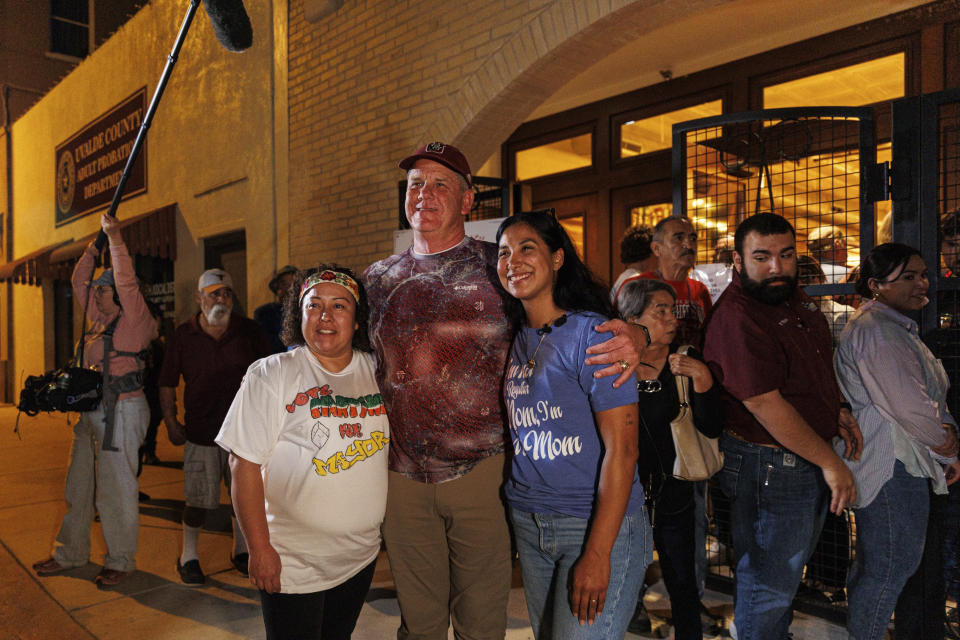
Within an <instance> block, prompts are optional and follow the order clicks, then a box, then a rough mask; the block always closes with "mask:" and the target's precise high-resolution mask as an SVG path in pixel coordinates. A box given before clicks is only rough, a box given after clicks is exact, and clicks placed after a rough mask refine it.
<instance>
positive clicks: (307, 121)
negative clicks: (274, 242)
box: [289, 0, 729, 268]
mask: <svg viewBox="0 0 960 640" xmlns="http://www.w3.org/2000/svg"><path fill="white" fill-rule="evenodd" d="M726 1H729V0H639V1H635V2H628V1H626V0H496V1H495V0H458V1H456V2H455V1H453V0H418V1H412V0H346V2H345V3H344V6H343V7H341V8H340V9H339V10H338V11H337V12H336V13H334V14H332V15H330V16H327V17H326V18H324V19H322V20H320V21H317V22H315V23H310V22H307V21H306V19H305V18H304V14H303V3H302V2H300V1H297V0H293V1H291V2H290V16H289V36H290V38H289V127H290V256H291V259H292V261H293V262H294V263H295V264H297V265H300V266H309V265H311V264H317V263H318V262H320V261H332V262H339V263H341V264H345V265H347V266H350V267H354V268H364V267H366V266H367V265H368V264H370V263H371V262H373V261H374V260H378V259H380V258H383V257H385V256H387V255H389V254H390V253H392V247H393V233H392V232H393V230H394V229H396V228H397V187H396V184H397V181H398V180H400V179H402V178H403V173H402V172H401V171H400V170H399V169H397V168H396V163H397V161H398V160H400V159H401V158H403V157H404V156H405V155H408V154H409V153H410V152H411V151H412V150H413V149H414V148H416V147H417V146H419V145H420V144H422V143H424V142H429V141H433V140H440V141H443V142H448V143H451V144H454V145H456V146H458V147H459V148H460V149H461V150H463V151H464V153H465V154H466V156H467V158H468V159H469V160H470V162H471V165H472V166H473V167H474V168H475V169H476V168H477V167H479V166H480V165H481V164H482V163H483V162H484V161H485V160H486V159H487V158H488V157H490V155H491V154H493V153H494V152H495V151H496V150H497V149H498V148H499V146H500V144H501V143H502V142H503V141H504V140H505V139H506V138H507V137H508V136H509V135H510V134H511V133H512V132H513V130H514V129H515V128H516V127H517V126H518V125H519V124H521V123H522V122H523V121H524V119H525V117H526V116H527V115H528V114H529V113H530V112H531V111H532V110H533V109H534V108H535V107H537V106H538V105H539V104H540V103H541V102H543V100H545V99H546V98H547V97H549V96H550V95H551V94H552V93H553V92H554V91H556V90H557V89H559V88H560V87H561V86H563V84H565V83H566V82H567V81H568V80H570V79H572V78H573V77H575V76H576V75H577V74H579V73H580V72H582V71H584V70H585V69H587V68H589V66H590V65H591V64H593V63H594V62H596V61H598V60H601V59H602V58H604V57H606V56H607V55H609V54H610V53H612V52H613V51H616V50H617V49H619V48H620V47H621V46H623V45H624V44H626V43H627V42H629V41H631V40H633V39H634V38H639V37H642V36H643V34H645V33H647V32H649V31H650V30H652V29H655V28H657V27H660V26H663V25H664V24H667V23H670V22H673V21H675V20H678V19H680V18H682V17H684V16H687V15H690V14H692V13H696V12H699V11H703V10H704V9H706V8H709V7H712V6H715V5H717V4H721V3H723V2H726Z"/></svg>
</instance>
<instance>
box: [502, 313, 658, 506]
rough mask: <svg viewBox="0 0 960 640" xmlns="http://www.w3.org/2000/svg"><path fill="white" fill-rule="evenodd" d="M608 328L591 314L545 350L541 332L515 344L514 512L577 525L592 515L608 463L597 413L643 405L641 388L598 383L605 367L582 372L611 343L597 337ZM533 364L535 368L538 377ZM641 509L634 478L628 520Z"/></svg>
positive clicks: (574, 316) (511, 395)
mask: <svg viewBox="0 0 960 640" xmlns="http://www.w3.org/2000/svg"><path fill="white" fill-rule="evenodd" d="M605 320H606V318H604V317H603V316H601V315H599V314H596V313H592V312H583V311H578V312H571V313H568V314H567V316H566V322H564V323H562V324H561V326H559V327H558V326H556V325H554V326H553V328H552V330H551V331H550V332H549V333H548V334H546V335H545V336H544V338H543V342H542V343H541V342H540V335H538V334H537V329H535V328H533V329H531V328H524V329H522V330H521V331H520V332H519V333H517V336H516V338H514V341H513V346H512V347H511V349H510V357H509V360H508V362H507V375H506V377H505V379H504V402H505V404H506V407H507V413H508V415H509V421H510V438H511V440H512V442H513V450H514V457H513V463H512V469H511V473H510V479H509V480H508V481H507V483H506V487H505V493H506V497H507V502H508V503H509V504H510V506H512V507H514V508H516V509H519V510H521V511H527V512H531V513H541V512H550V513H559V514H563V515H569V516H575V517H578V518H589V517H590V515H591V513H592V511H593V505H594V501H595V499H596V488H597V484H598V482H599V475H600V466H601V463H602V457H603V446H602V442H601V440H600V433H599V431H598V430H597V425H596V421H595V420H594V413H596V412H599V411H605V410H607V409H613V408H615V407H621V406H624V405H629V404H636V403H637V388H636V385H634V384H631V383H629V382H628V383H627V384H624V385H623V386H621V387H620V388H619V389H614V388H613V380H615V378H612V377H606V378H594V377H593V374H594V372H596V371H597V370H599V369H602V368H603V366H599V365H594V366H587V365H585V364H584V360H586V358H587V354H586V349H587V347H589V346H591V345H594V344H599V343H601V342H604V341H606V340H608V339H609V338H610V334H608V333H597V332H596V331H595V330H594V327H595V326H596V325H598V324H600V323H602V322H604V321H605ZM538 343H539V344H540V347H539V350H538V349H537V344H538ZM535 351H536V355H535V356H534V352H535ZM531 358H534V360H535V361H536V363H535V365H534V367H533V368H532V371H531V368H530V367H529V366H528V364H527V363H528V361H529V360H530V359H531ZM642 505H643V487H642V486H641V485H640V480H639V478H638V476H637V474H636V472H634V478H633V488H632V491H631V494H630V501H629V502H628V503H627V513H633V512H635V511H636V510H638V509H639V508H640V507H641V506H642Z"/></svg>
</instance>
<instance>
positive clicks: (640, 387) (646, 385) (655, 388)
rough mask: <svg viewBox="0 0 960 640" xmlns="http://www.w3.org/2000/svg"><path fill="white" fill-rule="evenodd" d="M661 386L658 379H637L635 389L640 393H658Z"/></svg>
mask: <svg viewBox="0 0 960 640" xmlns="http://www.w3.org/2000/svg"><path fill="white" fill-rule="evenodd" d="M662 388H663V385H662V384H660V381H659V380H637V391H639V392H640V393H659V392H660V390H661V389H662Z"/></svg>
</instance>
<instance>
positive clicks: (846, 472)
mask: <svg viewBox="0 0 960 640" xmlns="http://www.w3.org/2000/svg"><path fill="white" fill-rule="evenodd" d="M834 460H835V462H831V463H829V464H827V465H826V466H824V467H821V470H822V471H823V479H824V480H826V481H827V486H828V487H830V513H835V514H836V515H840V514H841V513H843V509H844V508H845V507H847V506H848V505H850V504H851V503H852V502H853V501H854V500H856V499H857V483H856V482H855V481H854V479H853V474H852V473H850V469H849V468H848V467H847V465H845V464H843V460H841V459H840V456H834Z"/></svg>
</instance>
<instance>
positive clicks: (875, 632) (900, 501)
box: [847, 460, 930, 640]
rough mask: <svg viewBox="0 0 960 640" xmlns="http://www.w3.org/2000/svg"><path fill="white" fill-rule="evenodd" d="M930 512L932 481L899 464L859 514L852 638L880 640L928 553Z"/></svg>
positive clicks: (850, 622) (852, 572) (853, 572)
mask: <svg viewBox="0 0 960 640" xmlns="http://www.w3.org/2000/svg"><path fill="white" fill-rule="evenodd" d="M929 508H930V501H929V494H928V492H927V479H926V478H916V477H914V476H911V475H910V474H909V473H907V470H906V469H905V468H904V466H903V463H902V462H900V461H899V460H897V462H896V464H895V465H894V467H893V477H892V478H890V479H889V480H888V481H887V482H886V484H884V485H883V487H881V488H880V493H878V494H877V497H876V498H874V500H873V502H871V503H870V504H868V505H867V506H866V507H862V508H860V509H857V510H856V512H855V513H856V522H857V554H856V557H855V559H854V562H853V568H852V569H851V570H850V579H849V580H848V581H847V590H848V593H849V603H850V604H849V607H847V631H849V632H850V638H851V640H872V639H877V640H880V639H882V638H883V636H884V634H885V633H886V631H887V624H888V623H889V622H890V616H891V615H892V614H893V610H894V607H896V604H897V597H898V596H899V595H900V590H901V589H903V585H904V584H905V583H906V582H907V578H909V577H910V576H911V575H912V574H913V572H914V571H916V570H917V567H918V566H919V565H920V558H921V556H922V555H923V540H924V537H925V535H926V530H927V513H928V511H929Z"/></svg>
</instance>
